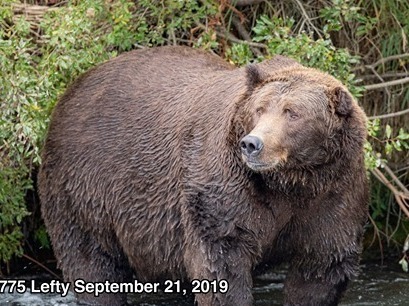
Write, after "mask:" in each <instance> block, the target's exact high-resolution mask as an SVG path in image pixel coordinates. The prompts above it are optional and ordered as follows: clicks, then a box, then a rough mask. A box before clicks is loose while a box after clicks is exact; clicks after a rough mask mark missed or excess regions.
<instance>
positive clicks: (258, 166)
mask: <svg viewBox="0 0 409 306" xmlns="http://www.w3.org/2000/svg"><path fill="white" fill-rule="evenodd" d="M243 160H244V162H245V163H246V165H247V167H249V168H250V169H251V170H253V171H256V172H261V171H267V170H273V169H275V168H277V166H278V165H279V164H280V161H279V160H275V161H272V162H269V163H262V162H259V161H254V160H250V159H248V158H247V157H246V156H245V155H243Z"/></svg>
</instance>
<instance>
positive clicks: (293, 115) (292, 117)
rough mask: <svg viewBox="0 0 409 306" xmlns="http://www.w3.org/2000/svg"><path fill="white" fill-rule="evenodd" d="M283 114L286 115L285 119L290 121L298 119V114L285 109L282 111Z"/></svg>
mask: <svg viewBox="0 0 409 306" xmlns="http://www.w3.org/2000/svg"><path fill="white" fill-rule="evenodd" d="M284 113H285V114H286V116H287V118H288V119H290V120H291V121H295V120H298V119H299V118H300V115H299V114H298V113H296V112H295V111H293V110H292V109H289V108H286V109H285V110H284Z"/></svg>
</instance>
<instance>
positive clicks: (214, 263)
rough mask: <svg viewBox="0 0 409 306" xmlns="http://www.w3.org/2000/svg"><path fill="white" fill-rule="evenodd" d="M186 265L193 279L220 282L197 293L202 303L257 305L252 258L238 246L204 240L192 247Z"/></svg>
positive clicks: (196, 299)
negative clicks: (209, 242) (222, 287)
mask: <svg viewBox="0 0 409 306" xmlns="http://www.w3.org/2000/svg"><path fill="white" fill-rule="evenodd" d="M185 266H186V269H187V272H188V276H189V278H190V280H191V281H193V280H199V282H200V281H209V282H213V281H216V282H215V283H216V286H215V287H212V288H211V290H210V291H209V292H207V293H205V292H203V293H199V292H197V291H196V292H194V294H195V301H196V302H197V305H198V306H250V305H253V296H252V293H251V289H252V285H253V283H252V276H251V261H250V259H249V258H248V256H247V255H246V254H244V252H243V251H241V250H240V249H238V248H237V247H234V248H232V249H226V248H223V247H222V246H221V245H220V244H218V243H216V244H208V243H205V242H200V243H199V245H195V246H194V245H192V246H191V247H189V250H188V251H187V252H186V254H185ZM222 280H225V281H227V283H228V289H227V291H225V290H220V289H221V288H220V286H219V284H220V281H222ZM224 284H225V283H224ZM199 291H200V290H199Z"/></svg>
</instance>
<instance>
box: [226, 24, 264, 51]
mask: <svg viewBox="0 0 409 306" xmlns="http://www.w3.org/2000/svg"><path fill="white" fill-rule="evenodd" d="M232 22H233V25H234V27H235V28H236V30H237V32H238V33H239V34H240V36H241V37H242V38H243V39H244V40H245V41H247V42H251V36H250V34H249V33H248V32H247V30H246V29H245V28H244V26H243V24H242V23H241V22H240V20H238V19H237V18H236V17H233V20H232ZM250 49H251V51H253V53H254V54H255V55H256V56H263V53H261V51H260V50H259V49H258V47H255V46H250Z"/></svg>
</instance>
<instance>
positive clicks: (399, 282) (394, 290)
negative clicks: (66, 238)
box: [0, 264, 409, 306]
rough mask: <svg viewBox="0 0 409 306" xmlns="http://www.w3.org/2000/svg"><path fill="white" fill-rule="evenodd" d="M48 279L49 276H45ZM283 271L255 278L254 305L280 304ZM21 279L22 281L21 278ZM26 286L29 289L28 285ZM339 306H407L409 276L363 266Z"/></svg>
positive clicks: (64, 305) (151, 304)
mask: <svg viewBox="0 0 409 306" xmlns="http://www.w3.org/2000/svg"><path fill="white" fill-rule="evenodd" d="M45 278H47V276H46V275H36V276H35V277H25V278H24V279H26V283H27V284H29V280H31V279H35V281H36V282H40V281H41V280H44V279H45ZM48 278H49V277H48ZM284 278H285V270H277V271H275V272H271V273H268V274H265V275H262V276H260V277H257V278H256V279H255V284H254V285H255V286H254V290H253V293H254V297H255V300H256V303H255V305H256V306H274V305H282V299H283V296H282V289H283V280H284ZM21 279H23V278H21ZM28 287H29V286H28ZM0 288H1V287H0ZM128 300H129V302H130V303H131V305H134V306H165V305H166V306H191V305H193V302H192V301H193V299H192V297H191V296H184V297H181V296H178V295H169V294H165V293H156V294H142V295H137V294H131V295H129V297H128ZM3 305H4V306H6V305H7V306H26V305H30V306H37V305H38V306H40V305H41V306H43V305H44V306H78V304H77V302H76V300H75V297H74V295H73V294H72V293H71V292H69V293H68V295H67V296H65V297H62V296H61V294H41V293H31V292H29V290H27V292H26V293H24V294H16V293H14V294H9V293H2V294H0V306H3ZM340 305H342V306H365V305H368V306H369V305H371V306H375V305H376V306H408V305H409V274H408V273H404V272H402V271H401V270H400V266H399V265H397V264H396V265H395V264H393V265H390V266H384V267H381V266H380V265H376V264H366V265H362V272H361V274H360V276H359V278H358V279H356V280H354V281H353V282H352V283H351V285H350V287H349V290H348V291H347V293H346V295H345V297H344V299H343V300H342V303H341V304H340Z"/></svg>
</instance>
